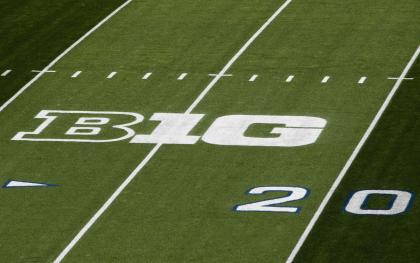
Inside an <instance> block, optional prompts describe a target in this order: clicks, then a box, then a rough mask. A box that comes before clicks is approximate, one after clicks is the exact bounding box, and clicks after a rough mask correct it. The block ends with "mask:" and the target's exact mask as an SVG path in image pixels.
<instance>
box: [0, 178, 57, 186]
mask: <svg viewBox="0 0 420 263" xmlns="http://www.w3.org/2000/svg"><path fill="white" fill-rule="evenodd" d="M48 186H56V185H52V184H46V183H36V182H25V181H15V180H10V181H7V182H6V183H5V184H4V185H3V188H17V187H48Z"/></svg>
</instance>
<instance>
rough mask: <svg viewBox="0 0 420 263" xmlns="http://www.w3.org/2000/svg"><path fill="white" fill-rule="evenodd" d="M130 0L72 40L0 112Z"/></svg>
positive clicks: (0, 108) (1, 107) (129, 0)
mask: <svg viewBox="0 0 420 263" xmlns="http://www.w3.org/2000/svg"><path fill="white" fill-rule="evenodd" d="M131 1H132V0H127V1H126V2H125V3H124V4H122V5H121V6H119V7H118V8H117V9H115V10H114V11H113V12H112V13H111V14H109V15H108V16H107V17H105V18H104V19H102V21H101V22H99V23H98V24H97V25H96V26H94V27H93V28H92V29H91V30H89V31H88V32H86V33H85V34H84V35H83V36H82V37H81V38H79V39H78V40H77V41H76V42H74V43H73V44H72V45H71V46H69V47H68V48H67V49H66V50H64V52H63V53H61V54H60V55H58V57H56V58H55V59H54V60H53V61H51V62H50V64H48V65H47V66H46V67H45V68H44V69H43V70H41V71H40V72H39V73H38V74H36V76H35V77H34V78H33V79H31V80H30V81H29V82H28V83H26V84H25V86H23V87H22V88H21V89H20V90H19V91H18V92H16V94H15V95H13V96H12V97H11V98H10V99H9V100H7V101H6V102H5V103H4V104H3V105H1V106H0V112H2V111H3V110H4V109H5V108H6V107H7V106H9V104H10V103H12V102H13V101H14V100H16V98H17V97H19V96H20V95H21V94H22V93H23V92H25V90H27V89H28V88H29V87H30V86H31V85H32V84H33V83H34V82H35V81H37V80H38V79H39V78H41V77H42V76H43V75H44V74H45V73H46V72H48V71H49V70H50V69H51V68H52V67H53V66H54V65H55V64H57V62H58V61H60V60H61V59H62V58H63V57H64V56H65V55H67V54H68V53H69V52H70V51H71V50H72V49H74V48H75V47H76V46H77V45H79V44H80V43H81V42H82V41H83V40H85V39H86V38H87V37H88V36H90V35H91V34H92V33H93V32H95V31H96V30H97V29H98V28H100V27H101V26H102V25H103V24H105V22H107V21H108V20H109V19H111V17H113V16H114V15H115V14H117V13H118V12H119V11H121V10H122V9H123V8H124V7H126V6H127V5H128V4H129V3H131Z"/></svg>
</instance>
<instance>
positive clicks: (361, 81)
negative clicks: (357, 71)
mask: <svg viewBox="0 0 420 263" xmlns="http://www.w3.org/2000/svg"><path fill="white" fill-rule="evenodd" d="M366 79H367V77H361V78H360V79H359V82H357V83H359V84H363V83H365V81H366Z"/></svg>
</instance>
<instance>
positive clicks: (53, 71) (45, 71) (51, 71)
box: [31, 69, 56, 73]
mask: <svg viewBox="0 0 420 263" xmlns="http://www.w3.org/2000/svg"><path fill="white" fill-rule="evenodd" d="M31 72H35V73H40V72H44V73H55V72H56V71H55V70H45V69H43V70H35V69H33V70H31Z"/></svg>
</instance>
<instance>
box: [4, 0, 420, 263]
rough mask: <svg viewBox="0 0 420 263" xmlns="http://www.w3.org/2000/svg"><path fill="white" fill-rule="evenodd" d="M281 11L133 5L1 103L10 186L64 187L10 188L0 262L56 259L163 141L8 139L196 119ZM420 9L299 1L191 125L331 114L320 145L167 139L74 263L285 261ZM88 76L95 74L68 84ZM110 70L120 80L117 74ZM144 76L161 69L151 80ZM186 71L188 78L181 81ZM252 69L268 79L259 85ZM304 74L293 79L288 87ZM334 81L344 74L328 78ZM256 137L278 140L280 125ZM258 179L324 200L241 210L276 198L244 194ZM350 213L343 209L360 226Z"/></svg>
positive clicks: (196, 1) (381, 0)
mask: <svg viewBox="0 0 420 263" xmlns="http://www.w3.org/2000/svg"><path fill="white" fill-rule="evenodd" d="M281 4H282V1H273V0H270V1H267V0H264V1H250V2H249V1H248V2H241V3H240V4H238V1H237V0H215V1H204V0H187V1H177V2H174V1H170V0H163V1H158V2H157V1H150V0H143V1H133V2H132V3H131V4H130V5H129V6H127V7H126V8H125V9H124V10H123V11H121V13H119V14H118V15H117V16H115V17H114V18H112V20H110V21H109V22H108V23H107V24H105V25H104V26H103V27H101V28H100V29H99V30H98V31H97V32H96V33H95V34H93V35H92V36H91V37H89V38H88V39H86V40H85V41H84V42H83V43H82V44H81V45H79V46H78V47H77V48H75V49H74V50H73V51H72V52H71V53H69V54H68V55H67V56H66V57H65V58H64V59H63V60H61V61H60V62H59V63H58V64H57V65H56V66H55V67H54V69H55V70H56V71H57V72H56V73H54V74H46V75H44V76H43V77H42V78H41V79H40V80H39V81H37V82H36V83H35V84H34V85H33V86H31V87H30V88H29V89H28V90H27V91H26V92H25V93H24V94H23V95H22V96H21V97H19V98H18V99H17V100H16V101H14V102H13V103H12V104H11V105H10V106H9V107H8V108H6V109H5V111H3V112H1V113H0V123H1V127H2V128H1V129H0V149H2V150H1V151H0V160H1V163H2V165H1V166H0V180H3V181H5V180H7V179H15V180H25V181H40V182H50V183H56V184H59V185H60V186H59V187H55V188H46V189H1V190H0V198H1V200H2V213H1V214H0V220H1V221H2V224H1V225H0V233H1V235H2V237H1V239H2V240H6V241H7V242H4V243H2V245H1V246H0V255H1V257H2V258H3V259H5V260H6V261H7V262H51V261H52V260H54V259H55V257H56V256H57V255H58V254H59V253H60V252H61V251H62V249H63V248H64V247H65V246H66V245H67V244H68V243H69V242H70V240H71V239H72V238H73V237H74V236H75V235H76V233H77V232H78V231H79V230H80V228H81V227H82V226H83V225H84V224H85V223H86V222H87V221H88V220H89V219H90V218H91V217H92V216H93V214H94V213H95V211H96V210H97V209H98V208H99V207H100V206H101V205H102V204H103V203H104V202H105V201H106V200H107V198H108V197H109V196H110V195H111V194H112V193H113V191H114V190H115V189H116V188H117V187H118V186H119V185H120V184H121V183H122V181H123V180H124V179H125V178H126V177H127V176H128V175H129V174H130V173H131V171H132V170H133V169H134V168H135V167H136V166H137V165H138V164H139V163H140V162H141V161H142V160H143V159H144V158H145V156H146V155H147V154H148V152H149V151H150V150H151V149H152V148H153V145H146V144H129V143H128V141H121V142H114V143H104V144H100V143H99V144H89V143H63V142H27V141H11V140H10V139H11V138H12V137H13V136H14V135H15V134H16V133H17V132H19V131H31V130H33V129H34V128H35V127H37V126H38V125H39V124H40V120H38V119H34V116H35V115H36V114H37V113H38V112H40V111H41V110H90V111H125V112H136V113H141V114H143V115H144V116H145V121H144V122H143V123H142V124H141V125H139V126H138V128H137V130H136V131H137V133H147V132H150V131H152V130H153V128H154V127H155V126H156V125H157V124H158V123H156V122H151V121H148V119H149V118H150V116H151V115H152V114H153V113H155V112H169V113H172V112H176V113H182V112H185V110H186V109H187V108H188V107H189V106H190V105H191V103H192V102H193V101H194V99H195V98H196V97H197V96H198V95H199V94H200V93H201V91H202V90H203V89H204V88H205V87H206V85H207V84H208V83H209V82H210V81H211V77H209V76H208V74H209V73H217V72H219V71H220V70H221V69H222V68H223V66H224V65H225V64H226V63H227V61H228V60H229V59H230V58H231V57H232V56H233V55H234V54H235V53H236V52H237V51H238V49H239V48H240V47H241V46H242V45H243V44H244V43H245V42H246V41H247V40H248V39H249V38H250V37H251V36H252V34H253V33H254V32H255V31H256V30H257V29H258V28H259V27H260V26H261V25H262V24H263V23H264V22H265V21H266V20H267V19H268V17H270V16H271V15H272V14H273V13H274V11H275V10H276V9H277V8H278V7H279V6H280V5H281ZM418 9H419V3H418V1H416V0H407V1H404V2H403V3H398V4H395V3H394V2H390V1H387V0H377V1H359V0H351V1H346V2H345V3H344V2H337V1H333V0H316V1H298V0H295V1H293V2H292V3H291V4H290V6H288V7H287V8H286V9H285V11H284V12H283V13H282V14H281V15H280V16H279V17H278V18H277V19H276V20H275V21H274V22H273V23H272V24H271V25H270V27H269V28H267V30H266V31H265V32H264V33H263V34H262V35H261V36H260V37H259V38H258V39H257V40H256V41H255V43H253V45H252V46H251V47H250V48H249V49H248V50H247V51H246V52H245V53H244V54H243V56H241V58H240V59H239V60H238V61H237V62H236V63H235V64H234V65H233V67H232V68H231V69H230V70H229V73H232V74H233V76H232V77H225V78H223V79H221V80H220V81H219V82H218V83H217V85H216V86H215V87H214V88H213V89H212V90H211V92H210V93H208V95H207V96H206V97H205V98H204V100H203V101H202V102H201V103H200V104H199V105H198V107H197V108H196V109H195V110H194V111H193V113H202V114H206V115H205V117H204V118H203V120H202V121H201V122H200V123H199V124H198V126H197V128H195V129H194V130H193V131H192V134H193V135H202V134H203V133H204V131H206V130H207V128H208V126H209V125H210V124H211V123H212V122H213V121H214V119H215V118H217V117H220V116H223V115H229V114H248V115H297V116H315V117H321V118H324V119H326V120H327V121H328V124H327V126H326V128H325V130H324V131H323V133H322V134H321V136H320V138H319V139H318V141H317V142H316V143H315V144H312V145H308V146H303V147H296V148H281V147H240V146H217V145H210V144H207V143H204V142H202V141H199V142H198V143H197V144H195V145H164V146H162V148H161V149H160V150H159V151H158V153H157V154H156V155H155V156H154V157H153V158H152V160H151V161H150V162H149V163H148V164H147V166H146V167H145V168H144V169H143V170H142V171H141V172H140V174H138V176H137V177H136V178H135V179H134V181H133V182H132V183H131V184H130V185H129V186H128V187H127V188H126V189H125V191H124V192H123V193H122V194H121V196H120V197H119V198H118V199H117V200H116V202H115V203H114V204H113V205H112V206H111V207H110V209H109V210H108V211H107V212H106V213H105V214H104V215H103V217H101V218H100V219H99V220H98V222H97V223H96V224H95V225H94V226H93V228H92V229H90V230H89V231H88V233H87V234H86V236H85V237H84V238H83V239H82V240H81V241H80V242H79V243H78V244H77V246H76V247H75V248H74V249H73V250H72V251H71V252H70V254H69V255H68V256H67V257H66V259H65V260H64V261H65V262H153V263H154V262H284V261H285V260H286V258H287V257H288V256H289V254H290V252H291V250H292V249H293V247H294V245H295V244H296V242H297V240H298V239H299V237H300V235H301V234H302V232H303V230H304V229H305V227H306V225H307V224H308V222H309V220H310V219H311V217H312V216H313V214H314V212H315V211H316V209H317V208H318V206H319V204H320V202H321V200H322V198H323V197H324V195H325V194H326V192H327V191H328V189H329V188H330V186H331V184H332V182H333V181H334V180H335V178H336V176H337V175H338V173H339V171H340V170H341V168H342V167H343V165H344V164H345V162H346V160H347V158H348V156H349V155H350V154H351V152H352V151H353V149H354V147H355V146H356V144H357V143H358V141H359V140H360V138H361V136H362V135H363V133H364V132H365V130H366V128H367V127H368V125H369V124H370V122H371V121H372V119H373V117H374V115H375V114H376V112H377V110H378V109H379V107H380V105H381V104H382V102H383V101H384V99H385V97H386V96H387V94H388V92H389V91H390V90H391V88H392V86H393V84H394V81H392V80H388V79H387V77H388V76H398V75H399V74H400V72H401V70H402V68H403V67H404V65H405V64H406V63H407V61H408V60H409V58H410V57H411V55H412V53H413V52H414V50H415V48H416V47H417V46H418V44H419V38H420V28H419V27H418V24H419V22H420V21H419V17H418V16H417V10H418ZM61 30H62V31H66V28H64V27H63V28H61ZM77 70H82V71H83V73H82V74H81V75H80V77H78V78H76V79H71V78H70V76H71V74H73V73H74V72H75V71H77ZM111 71H118V74H117V75H116V76H115V77H114V78H113V79H106V76H107V75H108V74H109V73H110V72H111ZM146 72H153V75H152V76H151V77H150V79H148V80H142V79H141V77H142V76H143V75H144V74H145V73H146ZM182 72H188V73H189V75H188V77H187V78H186V79H185V80H183V81H178V80H176V78H177V77H178V75H179V74H180V73H182ZM253 74H258V75H259V77H258V79H257V80H256V81H255V82H249V81H248V79H249V78H250V76H251V75H253ZM291 74H292V75H296V77H295V80H294V81H293V82H292V83H285V82H284V80H285V79H286V78H287V76H288V75H291ZM325 75H330V76H331V80H330V81H329V82H328V83H326V84H321V83H320V81H321V79H322V78H323V77H324V76H325ZM361 76H368V81H367V82H366V83H365V84H364V85H359V84H357V81H358V80H359V78H360V77H361ZM413 83H414V82H413ZM411 85H413V84H411ZM393 105H394V104H393ZM412 107H415V104H413V106H412ZM69 123H70V122H69V121H67V123H63V128H64V126H65V125H64V124H66V125H68V124H69ZM407 125H408V122H407ZM378 130H380V129H378ZM250 132H251V133H252V134H255V135H256V134H258V135H267V127H255V129H254V130H252V131H250ZM413 134H414V132H413ZM267 136H272V135H267ZM413 140H414V137H413ZM381 147H385V145H384V146H381ZM366 148H368V147H366ZM368 157H370V156H368ZM380 159H381V158H380ZM366 162H367V163H369V160H366ZM361 168H362V167H361ZM361 168H360V169H361ZM354 169H356V168H354ZM372 176H374V175H372ZM352 177H353V176H352V175H349V177H348V178H352ZM389 178H391V175H390V177H389ZM346 180H347V179H346ZM348 180H350V179H348ZM367 180H368V179H367ZM413 180H415V179H413ZM346 184H347V183H346V182H345V184H344V185H346ZM257 186H301V187H305V188H308V189H310V191H311V193H310V195H309V197H308V198H306V199H305V200H301V201H296V202H293V203H290V204H289V205H296V206H299V207H301V211H300V213H296V214H293V213H254V212H240V213H239V212H234V211H233V208H234V206H235V205H238V204H244V203H247V202H252V201H257V200H261V199H264V198H269V197H273V198H274V197H277V196H278V195H276V194H275V193H272V194H267V195H264V197H262V196H251V195H246V194H245V192H246V191H247V190H248V189H250V188H253V187H257ZM364 186H365V185H363V187H364ZM397 186H398V184H396V185H395V187H397ZM371 187H372V188H373V189H376V188H377V187H381V185H376V184H375V185H374V186H371ZM390 187H391V186H390ZM392 187H394V185H392ZM350 188H351V187H350ZM397 188H398V187H397ZM339 193H340V195H341V193H343V194H342V195H343V196H347V194H348V193H347V192H342V191H341V190H340V192H339ZM336 202H337V201H334V202H333V204H336ZM340 204H341V203H340ZM338 209H339V210H335V211H333V213H335V214H334V215H337V213H338V215H340V216H343V218H348V220H350V219H353V220H358V219H357V217H355V216H354V217H353V216H349V215H341V214H339V213H341V210H342V207H341V206H340V207H339V208H338ZM410 216H413V217H414V216H415V214H414V213H413V214H411V215H410ZM397 218H403V217H397ZM340 219H341V218H340ZM341 220H345V219H341ZM362 220H363V219H362ZM369 220H374V219H369ZM382 220H384V222H385V221H386V220H389V219H388V218H384V219H382ZM391 220H393V219H391ZM394 220H395V219H394ZM321 222H324V221H323V220H322V221H321ZM348 223H349V226H351V224H352V222H348ZM366 223H367V225H366V226H365V228H367V227H369V226H370V223H371V222H370V221H369V222H366ZM324 225H325V223H323V224H322V225H321V227H322V226H324ZM390 230H391V231H392V230H393V228H390ZM22 240H24V242H22ZM311 241H312V239H311ZM332 241H333V240H330V239H328V240H324V242H332ZM332 243H333V244H335V243H334V242H332ZM310 244H312V242H311V243H310ZM328 246H330V245H328V244H325V247H328ZM310 249H313V250H312V251H310V250H309V248H306V247H305V250H304V252H303V254H302V255H300V257H305V255H307V258H305V259H306V261H304V262H311V261H312V258H311V255H312V256H314V255H313V253H314V252H313V251H316V248H315V247H311V248H310ZM340 249H341V250H343V251H344V250H345V249H346V248H345V247H341V248H340ZM306 251H308V252H306ZM345 251H346V253H351V250H345ZM305 253H308V254H305ZM334 253H339V252H338V251H335V252H334ZM364 253H369V251H367V252H366V251H364ZM365 255H366V254H365ZM319 256H320V257H321V256H322V255H319ZM370 256H374V254H371V255H370ZM413 256H415V255H413ZM351 259H352V258H349V260H351ZM318 262H323V261H322V259H321V261H318Z"/></svg>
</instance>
